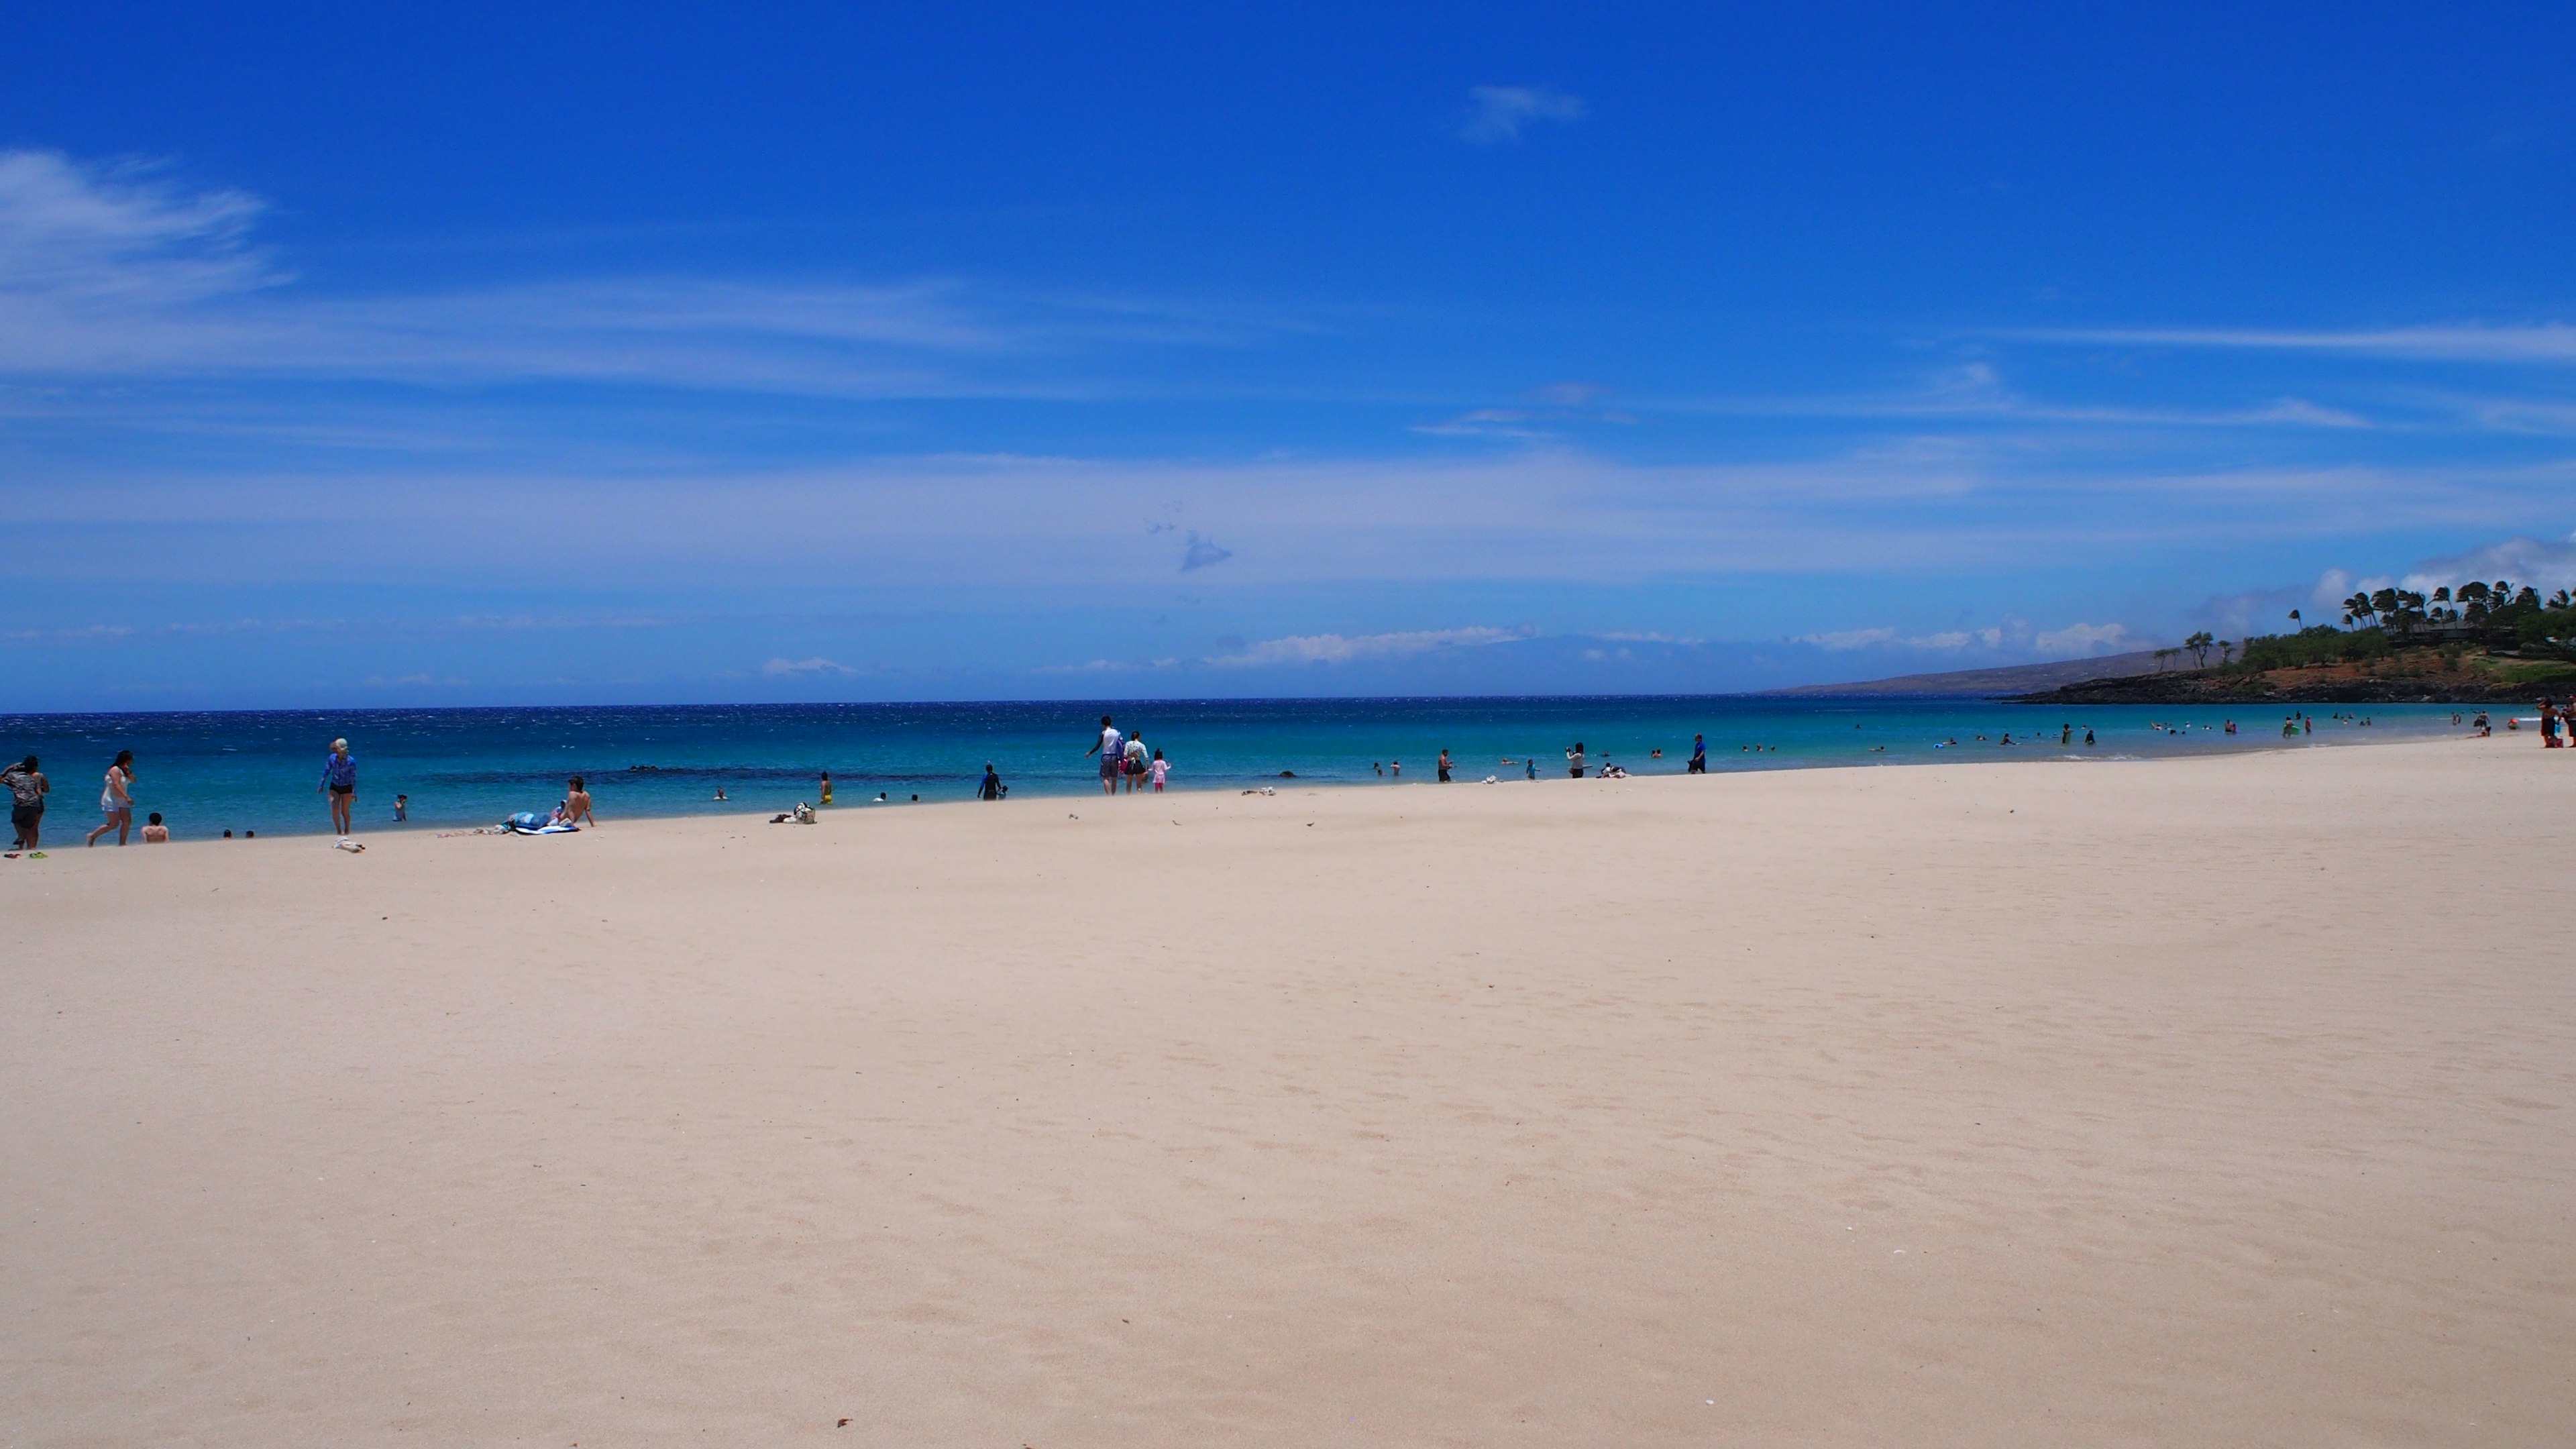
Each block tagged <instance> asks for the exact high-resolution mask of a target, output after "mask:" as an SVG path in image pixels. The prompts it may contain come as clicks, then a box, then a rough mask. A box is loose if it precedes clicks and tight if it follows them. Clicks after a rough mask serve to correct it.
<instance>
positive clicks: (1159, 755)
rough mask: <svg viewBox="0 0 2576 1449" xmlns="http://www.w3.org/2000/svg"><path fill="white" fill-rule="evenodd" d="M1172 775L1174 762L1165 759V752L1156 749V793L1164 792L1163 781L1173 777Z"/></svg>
mask: <svg viewBox="0 0 2576 1449" xmlns="http://www.w3.org/2000/svg"><path fill="white" fill-rule="evenodd" d="M1171 775H1172V762H1171V761H1169V760H1167V759H1164V758H1163V752H1162V751H1161V750H1156V751H1155V752H1154V793H1155V794H1157V795H1159V794H1161V793H1163V782H1164V781H1165V780H1168V779H1170V778H1171Z"/></svg>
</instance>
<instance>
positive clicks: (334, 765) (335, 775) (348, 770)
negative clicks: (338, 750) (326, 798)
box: [322, 755, 358, 790]
mask: <svg viewBox="0 0 2576 1449" xmlns="http://www.w3.org/2000/svg"><path fill="white" fill-rule="evenodd" d="M322 783H323V784H325V785H330V786H333V787H334V788H337V789H342V790H354V789H356V788H358V757H357V756H355V755H325V756H323V758H322Z"/></svg>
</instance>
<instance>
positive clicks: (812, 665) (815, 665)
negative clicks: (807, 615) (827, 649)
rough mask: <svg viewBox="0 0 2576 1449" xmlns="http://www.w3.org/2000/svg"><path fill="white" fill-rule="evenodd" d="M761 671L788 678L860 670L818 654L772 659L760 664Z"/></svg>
mask: <svg viewBox="0 0 2576 1449" xmlns="http://www.w3.org/2000/svg"><path fill="white" fill-rule="evenodd" d="M760 672H761V673H763V674H765V675H768V676H770V677H772V678H788V677H813V676H817V675H824V674H856V673H858V672H859V671H857V670H855V669H852V668H851V667H850V666H848V665H846V664H835V663H833V662H832V661H831V660H829V659H825V658H822V657H821V656H819V655H818V656H816V657H814V658H812V659H772V660H770V661H769V662H768V663H766V664H764V665H762V666H760Z"/></svg>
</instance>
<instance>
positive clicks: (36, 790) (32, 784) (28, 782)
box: [6, 770, 45, 810]
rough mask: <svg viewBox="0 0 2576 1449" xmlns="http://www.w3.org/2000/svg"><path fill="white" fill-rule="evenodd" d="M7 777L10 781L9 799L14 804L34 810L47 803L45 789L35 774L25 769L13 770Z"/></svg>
mask: <svg viewBox="0 0 2576 1449" xmlns="http://www.w3.org/2000/svg"><path fill="white" fill-rule="evenodd" d="M6 778H7V779H8V781H9V799H10V801H11V802H12V803H13V804H16V805H17V806H19V807H20V808H22V809H27V810H33V809H35V808H36V807H37V806H39V805H42V804H44V803H45V789H44V787H43V786H42V785H39V784H37V783H36V777H35V776H33V775H31V774H28V773H27V772H26V771H24V770H11V771H10V772H9V773H8V775H7V777H6Z"/></svg>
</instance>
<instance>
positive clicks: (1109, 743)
mask: <svg viewBox="0 0 2576 1449" xmlns="http://www.w3.org/2000/svg"><path fill="white" fill-rule="evenodd" d="M1093 755H1098V756H1099V757H1100V793H1102V794H1104V795H1115V794H1117V793H1118V791H1119V788H1120V787H1121V786H1122V785H1123V786H1124V787H1125V788H1126V791H1127V793H1128V794H1130V795H1133V794H1135V793H1137V792H1138V791H1141V790H1145V789H1148V788H1150V789H1153V790H1156V791H1160V790H1161V789H1162V788H1163V783H1164V782H1165V781H1167V780H1169V779H1171V778H1172V762H1171V761H1169V760H1166V759H1164V758H1163V752H1162V751H1161V750H1153V751H1151V752H1150V753H1149V752H1148V750H1147V748H1146V745H1145V732H1144V731H1143V730H1129V731H1127V732H1125V733H1123V734H1122V733H1120V732H1119V729H1118V722H1117V721H1115V720H1113V719H1111V718H1110V717H1109V716H1107V715H1105V714H1104V715H1102V716H1101V717H1100V738H1098V739H1096V740H1094V741H1092V742H1091V748H1090V749H1087V750H1085V751H1083V752H1082V757H1083V758H1084V759H1089V758H1091V757H1092V756H1093ZM984 773H985V775H986V777H987V778H991V777H992V774H993V767H992V766H991V765H989V764H988V765H986V766H985V767H984ZM985 798H986V799H995V798H998V797H996V796H989V795H988V796H986V797H985Z"/></svg>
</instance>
